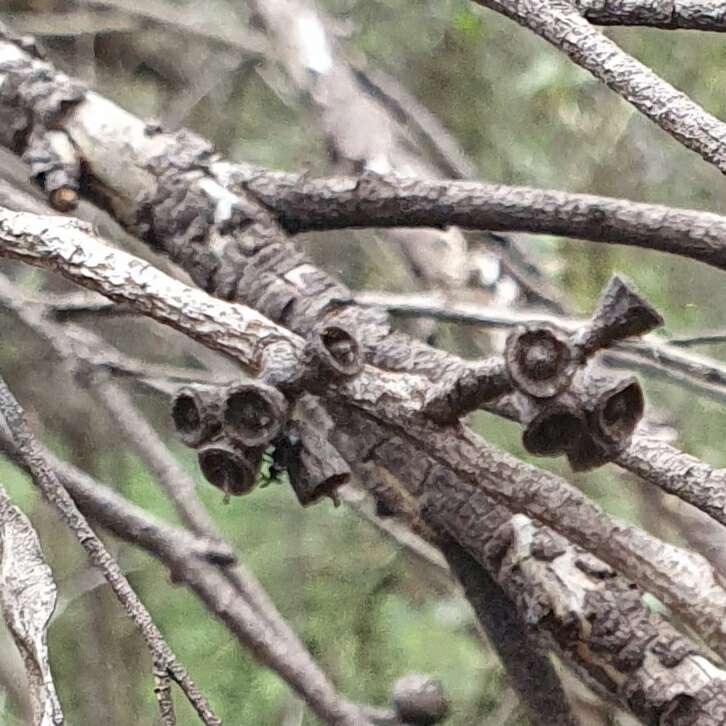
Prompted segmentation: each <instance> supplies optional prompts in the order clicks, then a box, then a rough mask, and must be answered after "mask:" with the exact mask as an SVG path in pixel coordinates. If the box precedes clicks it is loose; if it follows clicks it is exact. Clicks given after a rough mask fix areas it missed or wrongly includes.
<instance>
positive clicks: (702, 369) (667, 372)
mask: <svg viewBox="0 0 726 726" xmlns="http://www.w3.org/2000/svg"><path fill="white" fill-rule="evenodd" d="M355 300H356V302H357V303H358V304H359V305H365V306H373V307H380V308H383V309H384V310H386V311H388V312H389V313H392V314H394V315H398V316H403V317H408V316H413V317H417V316H425V317H431V318H435V319H437V320H441V321H445V322H449V323H459V324H462V325H478V326H482V327H486V328H495V329H505V330H508V329H510V328H512V327H514V326H516V325H530V324H532V323H547V324H548V325H552V326H554V327H556V328H560V329H561V330H564V331H566V332H572V331H573V330H575V329H576V328H577V326H578V321H577V320H576V319H574V318H566V317H561V316H558V315H553V314H550V313H542V312H540V311H536V310H533V311H529V310H526V309H519V310H510V309H506V308H502V307H493V306H486V305H480V304H478V303H470V302H460V301H457V300H456V299H455V297H453V298H452V296H442V295H435V294H427V293H410V294H391V293H381V292H377V291H361V292H358V293H356V295H355ZM603 359H604V361H605V362H606V363H608V364H609V365H612V366H615V367H618V368H625V369H633V368H637V369H639V370H641V371H643V372H645V373H650V374H651V375H653V376H655V377H657V378H658V379H660V380H663V379H664V378H665V379H666V380H668V381H669V382H671V383H673V384H674V385H679V386H685V387H687V388H689V389H690V390H695V391H698V392H699V393H701V394H703V395H705V396H708V397H709V398H713V399H715V400H717V401H719V402H723V401H726V367H724V365H723V364H721V363H720V362H719V361H717V360H714V359H713V358H708V357H706V356H702V355H696V354H693V353H684V352H683V351H682V350H678V349H676V348H674V347H672V345H671V343H670V341H662V340H660V339H658V338H657V337H656V336H648V337H646V338H645V340H643V341H637V342H627V343H618V344H616V345H614V346H613V347H612V348H610V349H608V350H607V351H606V352H604V353H603Z"/></svg>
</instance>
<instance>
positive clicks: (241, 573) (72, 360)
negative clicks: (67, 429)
mask: <svg viewBox="0 0 726 726" xmlns="http://www.w3.org/2000/svg"><path fill="white" fill-rule="evenodd" d="M0 297H4V302H5V304H7V305H8V307H10V308H11V309H12V310H14V312H15V313H16V314H17V315H18V317H19V318H20V319H22V320H23V321H24V322H25V323H26V324H27V325H30V326H31V327H32V328H33V329H34V330H35V331H36V332H37V333H39V334H41V335H43V337H45V338H46V340H47V341H48V342H49V343H50V344H51V345H52V346H53V348H54V349H55V350H56V352H57V353H58V354H59V355H60V356H61V357H62V358H64V359H65V360H66V363H67V365H68V366H69V367H70V368H71V369H72V370H74V369H76V368H90V369H91V370H90V371H89V372H88V374H89V375H90V377H91V379H92V383H93V384H94V385H93V386H92V389H91V390H92V393H93V394H94V395H95V396H96V397H97V398H98V399H99V400H100V401H101V402H102V403H103V404H104V405H105V406H106V408H107V409H108V411H109V412H110V413H111V415H113V416H114V419H115V420H116V422H117V423H118V424H119V426H120V427H121V429H122V431H123V432H124V434H125V435H126V437H127V439H128V440H129V441H130V442H131V444H132V446H134V448H135V449H136V451H137V452H138V454H139V456H140V458H141V459H142V461H144V462H145V463H146V464H147V466H148V467H149V468H150V470H151V472H152V474H153V475H154V476H155V478H156V479H157V481H158V482H159V483H160V485H161V487H162V489H163V490H164V491H165V493H166V494H167V496H168V497H169V498H170V500H171V501H172V502H173V504H174V505H175V508H176V511H177V513H178V514H179V515H180V517H181V519H182V520H183V521H184V522H185V523H186V525H187V526H188V527H189V528H190V529H191V531H192V532H194V533H195V534H197V535H198V536H200V537H201V538H202V540H203V541H204V542H205V543H209V546H211V547H213V548H214V559H215V560H216V561H217V562H218V563H220V564H222V563H227V564H230V563H233V562H235V561H236V556H235V554H234V552H233V550H232V549H231V547H230V546H229V545H228V544H227V543H225V542H224V541H223V540H222V538H221V535H220V534H219V532H218V531H217V529H216V527H215V525H214V524H213V522H212V520H211V519H210V518H209V517H208V515H207V513H206V510H205V509H204V507H203V505H202V504H201V502H200V501H199V500H198V498H197V497H196V494H195V492H194V488H195V487H194V482H193V481H192V479H191V477H189V475H188V474H186V472H184V471H183V470H182V468H181V467H180V466H179V465H178V463H177V462H176V460H175V459H174V457H173V456H172V455H171V453H170V452H169V451H168V449H167V448H166V447H165V446H164V444H163V442H162V441H161V440H160V438H159V437H158V435H157V434H156V432H155V431H154V430H153V429H152V428H151V426H150V425H149V424H148V422H147V421H146V420H145V419H144V418H143V417H142V416H141V415H140V414H139V412H138V411H137V410H136V408H135V407H134V406H133V404H132V402H131V400H130V399H129V398H128V396H126V395H125V394H124V393H123V391H121V390H120V389H119V388H118V387H116V386H114V385H112V384H109V383H108V382H107V381H105V380H103V377H102V376H99V371H98V370H95V369H94V368H93V366H94V365H96V363H95V358H96V357H97V356H96V355H94V353H95V352H99V351H100V352H101V353H104V354H105V353H106V352H107V348H109V346H107V345H104V344H103V343H102V342H101V341H100V340H98V339H97V338H96V337H95V336H94V335H93V334H92V333H90V331H87V330H78V331H77V332H78V333H79V334H82V336H83V339H84V344H85V346H84V348H83V349H81V350H79V349H78V348H72V347H71V348H69V347H68V345H67V344H66V343H67V341H66V335H67V334H68V328H69V326H68V325H65V326H63V327H60V326H58V325H56V324H53V323H51V322H50V321H48V320H44V319H43V317H42V316H41V314H40V306H39V305H37V304H36V305H32V306H24V305H23V304H22V300H23V295H22V293H21V291H20V290H18V289H17V288H16V287H15V286H13V285H12V284H10V283H9V282H8V281H7V280H4V279H3V278H2V276H0ZM70 327H73V326H70ZM89 350H90V351H91V352H90V354H89ZM205 546H206V545H205ZM210 559H211V558H210ZM221 572H222V574H223V575H224V576H225V577H226V578H227V579H228V580H229V582H230V583H231V584H232V585H233V586H234V587H235V588H236V589H237V590H238V596H239V597H242V598H244V599H245V600H246V601H247V602H248V604H249V606H250V608H251V609H253V610H254V611H255V612H254V617H252V615H250V619H249V621H243V622H241V623H239V630H240V631H242V632H245V633H246V636H245V639H244V640H243V643H244V644H246V645H247V646H248V647H249V643H250V642H254V640H255V637H256V635H255V634H257V633H260V632H264V631H265V630H266V629H268V628H269V629H270V630H271V631H272V632H274V633H276V635H277V637H278V639H279V640H280V650H282V651H286V652H288V653H289V654H290V657H292V658H295V659H296V662H297V669H298V675H299V679H300V680H299V681H293V682H292V683H291V685H292V687H293V688H298V690H302V692H303V697H304V698H305V700H306V701H308V702H310V701H311V699H310V695H309V692H308V691H307V690H305V688H302V689H301V688H300V683H302V684H310V685H309V686H306V688H315V687H317V686H315V685H314V684H316V683H317V682H319V681H321V680H322V681H324V680H325V676H324V674H323V673H322V672H321V671H319V669H318V668H317V665H316V664H315V662H314V661H313V659H312V657H311V656H310V655H309V654H308V653H307V651H305V649H304V646H303V645H302V643H301V642H300V640H299V638H298V637H297V635H296V634H295V633H294V632H293V630H292V628H290V626H289V625H288V624H287V622H286V621H285V620H284V618H283V617H282V615H281V614H280V613H279V611H278V610H277V608H276V607H275V605H274V604H273V603H272V601H271V600H270V598H269V596H268V595H267V593H266V592H265V591H264V589H263V588H262V586H261V585H260V584H259V582H257V580H256V578H255V577H254V576H253V575H252V573H250V572H248V571H247V570H246V568H244V567H242V565H240V564H237V566H236V567H235V568H231V567H228V566H226V565H225V566H224V567H223V569H222V570H221ZM258 647H259V646H258ZM268 663H272V667H273V668H274V669H275V670H277V672H278V673H280V674H281V675H282V677H283V678H284V677H285V674H286V673H285V671H284V670H282V671H281V669H280V668H279V662H278V661H277V660H276V659H275V657H274V656H268ZM156 676H157V677H158V678H161V676H160V675H159V674H156ZM158 689H160V690H158ZM155 690H156V691H157V695H158V696H159V697H161V696H163V695H164V692H165V691H164V687H163V678H161V680H160V685H158V686H157V689H155ZM166 705H168V704H166V702H164V703H160V709H161V708H166Z"/></svg>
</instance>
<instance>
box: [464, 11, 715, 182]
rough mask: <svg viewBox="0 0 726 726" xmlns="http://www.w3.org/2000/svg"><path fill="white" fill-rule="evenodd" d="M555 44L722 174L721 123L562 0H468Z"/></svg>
mask: <svg viewBox="0 0 726 726" xmlns="http://www.w3.org/2000/svg"><path fill="white" fill-rule="evenodd" d="M472 1H473V2H476V3H478V4H479V5H483V6H484V7H488V8H490V9H491V10H494V11H496V12H498V13H501V14H503V15H506V16H507V17H509V18H511V19H512V20H514V21H515V22H517V23H519V24H520V25H522V26H524V27H526V28H529V29H530V30H531V31H533V32H534V33H536V34H537V35H539V36H540V37H542V38H544V39H545V40H547V41H548V42H550V43H551V44H552V45H554V46H555V47H556V48H559V49H560V50H561V51H562V52H563V53H565V54H566V55H567V56H569V58H570V59H571V60H572V61H573V62H574V63H576V64H577V65H579V66H582V68H584V69H585V70H587V71H589V72H590V73H591V74H592V75H593V76H595V78H597V79H599V80H601V81H602V82H603V83H605V85H607V86H608V87H609V88H611V89H612V90H613V91H615V92H616V93H617V94H618V95H619V96H621V97H622V98H624V99H625V100H626V101H628V102H629V103H631V104H632V105H633V106H635V108H637V109H638V110H639V111H640V112H641V113H643V114H644V115H645V116H647V117H648V118H649V119H650V120H651V121H653V122H654V123H655V124H657V125H658V126H660V127H661V128H662V129H663V130H664V131H665V132H666V133H668V134H669V135H670V136H672V137H673V138H674V139H676V140H677V141H679V142H680V143H681V144H683V145H684V146H685V147H686V148H688V149H690V150H691V151H695V152H696V153H697V154H699V155H700V156H701V157H702V158H703V159H704V160H705V161H707V162H709V163H710V164H713V165H714V166H715V167H716V168H717V169H719V170H720V171H721V172H722V173H725V174H726V124H724V123H723V122H722V121H720V120H719V119H717V118H716V117H715V116H713V115H712V114H710V113H708V112H707V111H704V109H703V108H701V107H700V106H699V105H698V104H697V103H695V101H692V100H691V99H690V98H689V97H688V96H687V95H686V94H685V93H682V92H680V91H678V90H676V89H675V88H674V87H673V86H671V85H670V84H669V83H667V82H666V81H664V80H663V79H662V78H661V77H660V76H658V75H657V74H656V73H654V72H653V71H652V70H651V69H650V68H648V67H647V66H645V65H643V64H642V63H640V62H639V61H637V60H635V59H634V58H632V57H631V56H629V55H628V54H627V53H625V52H624V51H623V50H621V49H620V48H619V47H618V46H617V45H616V44H615V43H614V42H613V41H612V40H610V39H609V38H607V37H606V36H605V35H603V34H602V33H601V32H600V31H599V30H597V29H596V28H593V27H592V26H591V25H590V23H589V22H588V21H587V20H585V18H583V17H582V15H580V13H578V11H577V9H576V8H575V5H574V4H573V3H571V2H568V0H541V2H537V3H531V2H528V1H527V0H472Z"/></svg>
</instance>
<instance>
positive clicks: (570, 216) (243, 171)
mask: <svg viewBox="0 0 726 726" xmlns="http://www.w3.org/2000/svg"><path fill="white" fill-rule="evenodd" d="M236 180H237V182H238V183H239V184H240V185H241V186H243V187H244V188H245V189H246V190H247V191H248V192H250V193H251V194H253V195H254V196H255V197H256V198H257V199H258V200H259V201H260V202H261V203H262V204H264V206H265V207H266V208H267V209H268V210H269V211H271V212H272V214H273V215H274V216H275V218H276V219H277V220H278V222H279V223H280V224H281V225H282V226H283V227H284V228H285V230H286V231H287V232H289V233H291V234H294V233H297V232H307V231H311V230H333V229H345V228H350V227H448V226H451V225H456V226H459V227H461V228H463V229H476V230H506V231H510V232H533V233H537V234H555V235H562V236H565V237H574V238H577V239H584V240H589V241H590V242H604V243H612V244H623V245H629V246H634V247H643V248H646V249H652V250H658V251H661V252H669V253H671V254H677V255H681V256H682V257H688V258H690V259H694V260H698V261H700V262H705V263H706V264H709V265H713V266H714V267H717V268H719V269H726V217H722V216H720V215H718V214H713V213H710V212H702V211H698V210H688V209H674V208H672V207H665V206H662V205H657V204H643V203H639V202H631V201H628V200H625V199H615V198H610V197H597V196H594V195H591V194H572V193H568V192H560V191H554V190H547V189H533V188H530V187H509V186H503V185H498V184H482V183H480V182H470V181H430V180H421V179H411V178H400V177H396V176H391V175H389V176H379V175H373V174H368V175H366V176H363V177H332V178H323V179H311V178H309V177H307V176H306V175H297V174H285V173H281V172H273V171H269V170H266V169H260V168H255V167H247V166H244V165H241V166H238V168H237V171H236Z"/></svg>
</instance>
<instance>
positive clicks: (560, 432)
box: [172, 276, 663, 506]
mask: <svg viewBox="0 0 726 726" xmlns="http://www.w3.org/2000/svg"><path fill="white" fill-rule="evenodd" d="M662 322H663V321H662V319H661V317H660V315H659V314H658V313H657V312H656V311H655V310H654V309H653V308H652V307H651V306H650V305H649V304H648V303H647V302H646V301H645V300H643V299H642V298H641V297H640V296H639V295H638V294H637V293H636V292H635V291H634V290H633V289H632V287H631V286H629V285H628V284H626V283H625V282H624V281H623V280H622V279H621V278H620V277H617V276H615V277H613V278H612V279H611V280H610V282H609V283H608V285H607V286H606V287H605V289H604V290H603V292H602V294H601V296H600V299H599V301H598V304H597V306H596V309H595V311H594V313H593V315H592V316H591V318H590V320H589V321H588V322H586V323H585V324H583V325H582V326H581V327H580V328H578V329H577V330H575V331H574V332H566V331H564V330H563V329H561V328H558V327H556V326H553V325H550V324H545V323H536V324H535V323H533V324H528V325H520V326H517V327H516V328H514V329H513V330H512V332H511V333H510V334H509V336H508V338H507V341H506V345H505V350H504V355H503V356H500V357H498V358H492V359H488V360H485V361H479V362H473V363H469V364H466V365H465V366H463V367H459V368H458V369H455V370H452V371H451V372H449V373H448V374H447V375H446V376H444V377H443V378H442V379H441V380H439V381H437V382H435V383H433V382H432V385H431V389H430V391H429V394H428V396H427V400H426V402H425V404H424V407H423V413H424V415H426V416H427V417H429V418H430V419H433V420H435V421H437V422H438V423H441V424H452V423H455V422H457V421H458V420H459V419H460V418H461V417H462V416H464V415H465V414H467V413H469V412H470V411H473V410H475V409H478V408H481V407H482V406H485V405H486V404H487V403H489V402H491V401H493V400H494V399H497V409H498V410H499V411H500V412H501V411H502V410H504V411H507V410H510V411H511V415H512V417H513V418H516V419H518V420H519V421H520V422H522V423H523V424H524V433H523V443H524V446H525V448H526V449H527V451H529V452H530V453H532V454H536V455H540V456H555V455H559V454H564V455H565V456H566V457H567V459H568V461H569V463H570V465H571V467H572V468H573V469H574V470H576V471H579V470H585V469H591V468H594V467H597V466H601V465H602V464H605V463H607V462H608V461H612V460H613V459H614V458H615V457H616V456H617V455H618V454H619V453H620V452H621V451H622V450H623V449H624V448H625V447H626V446H627V445H628V443H629V442H630V439H631V437H632V435H633V432H634V431H635V428H636V427H637V425H638V423H639V421H640V419H641V418H642V415H643V408H644V397H643V391H642V389H641V387H640V384H639V383H638V381H637V380H636V379H635V378H634V377H632V376H616V375H613V374H610V373H607V374H605V373H603V372H602V370H599V369H597V368H596V367H594V366H592V365H590V361H591V360H592V358H593V356H595V354H596V353H597V352H598V351H601V350H603V349H604V348H607V347H609V346H612V345H613V344H615V343H617V342H619V341H621V340H623V339H625V338H630V337H633V336H639V335H643V334H644V333H647V332H649V331H650V330H652V329H653V328H655V327H657V326H659V325H661V324H662ZM363 363H364V360H363V352H362V349H361V346H360V344H359V343H358V341H357V339H356V337H355V336H354V335H353V334H352V333H350V332H349V331H348V330H346V329H345V328H343V327H341V326H340V325H333V324H327V325H322V326H320V327H318V328H316V329H315V330H313V331H312V333H311V334H310V336H309V338H308V340H307V343H306V347H305V352H304V355H303V364H302V366H301V368H300V370H299V371H298V372H297V374H296V376H293V377H292V378H290V377H289V376H287V377H286V376H285V375H280V371H273V370H272V368H271V369H270V371H269V373H270V375H269V376H268V377H267V380H266V379H265V375H263V377H262V379H261V380H250V381H246V382H243V383H237V384H234V385H229V386H205V385H188V386H185V387H183V388H182V389H180V390H179V391H178V393H177V395H176V397H175V399H174V403H173V406H172V418H173V420H174V424H175V426H176V429H177V432H178V434H179V436H180V437H181V439H182V440H183V441H184V443H186V444H187V445H188V446H191V447H193V448H195V449H196V450H197V453H198V459H199V465H200V468H201V470H202V472H203V473H204V476H205V477H206V478H207V480H208V481H210V482H211V483H212V484H214V486H216V487H218V488H219V489H221V490H223V491H224V492H225V493H226V494H227V495H240V494H247V493H248V492H250V491H252V490H253V489H254V487H255V485H256V484H257V482H258V481H259V480H260V468H261V464H262V461H263V457H264V455H265V452H267V451H270V450H271V452H272V453H271V464H270V476H271V478H275V477H276V476H277V475H279V474H280V473H281V472H283V471H286V472H287V474H288V479H289V481H290V484H291V486H292V488H293V490H294V491H295V494H296V495H297V498H298V500H299V501H300V503H301V504H302V505H303V506H306V505H308V504H311V503H313V502H316V501H318V500H319V499H321V498H322V497H325V496H330V497H332V498H333V499H335V491H336V490H337V488H338V487H340V486H342V485H343V484H345V483H346V482H347V481H348V480H349V478H350V469H349V467H348V465H347V464H346V462H345V461H344V460H343V458H342V457H341V455H340V454H339V453H338V451H337V450H336V449H335V448H334V447H333V446H332V445H331V444H330V443H329V441H328V439H327V435H326V433H325V432H326V426H325V424H324V422H322V421H321V420H320V416H319V414H320V408H319V406H317V404H316V403H315V399H314V398H313V397H312V396H310V395H308V394H309V392H322V391H323V390H324V389H325V387H326V386H328V385H329V384H330V383H332V382H334V381H336V380H342V379H346V378H350V377H352V376H355V375H357V374H358V373H359V372H360V371H361V370H362V367H363ZM283 367H284V366H283ZM272 381H274V382H275V385H271V384H270V383H271V382H272Z"/></svg>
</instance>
